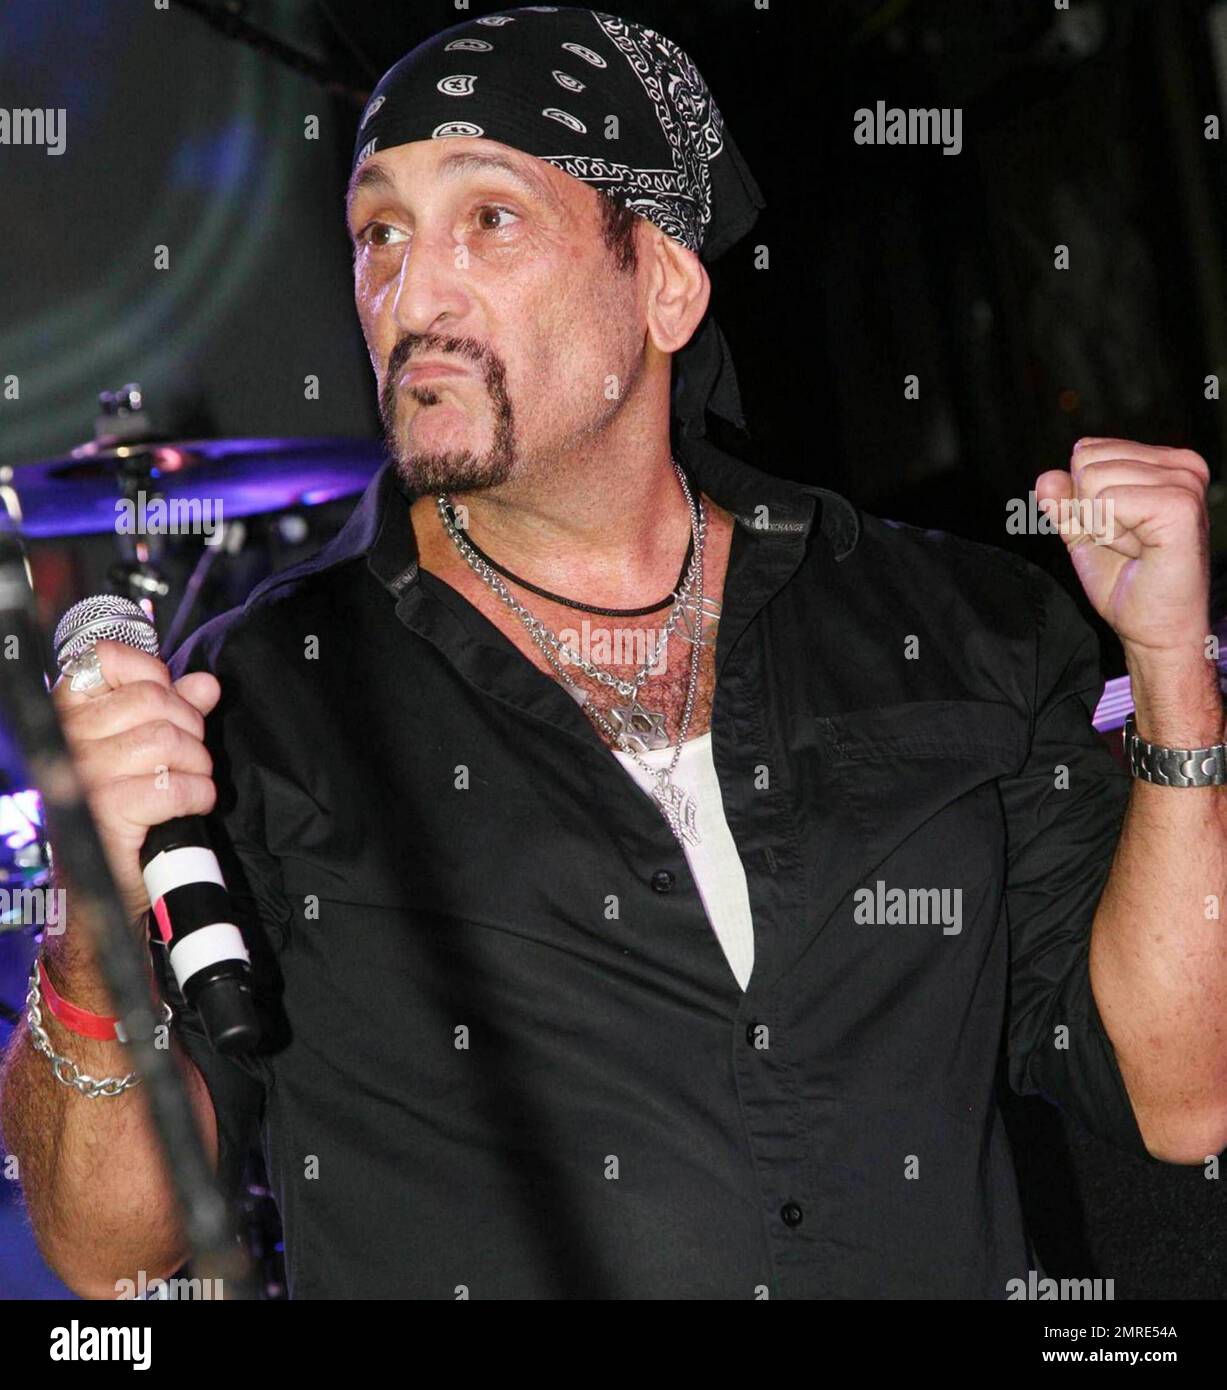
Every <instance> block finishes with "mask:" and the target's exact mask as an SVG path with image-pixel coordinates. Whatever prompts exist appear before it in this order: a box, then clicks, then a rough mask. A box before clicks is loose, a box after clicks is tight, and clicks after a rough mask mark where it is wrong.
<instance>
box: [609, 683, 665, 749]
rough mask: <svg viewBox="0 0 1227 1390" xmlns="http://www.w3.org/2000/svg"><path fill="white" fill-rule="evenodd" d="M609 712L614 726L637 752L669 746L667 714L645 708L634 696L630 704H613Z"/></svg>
mask: <svg viewBox="0 0 1227 1390" xmlns="http://www.w3.org/2000/svg"><path fill="white" fill-rule="evenodd" d="M609 713H610V715H611V716H612V718H613V722H614V727H615V728H616V729H617V730H618V732H619V733H620V734H621V735H622V736H623V737H624V738H625V739H626V741H627V743H629V744H630V745H631V747H632V748H633V749H634V751H635V752H636V753H648V752H652V751H653V750H655V749H657V748H668V746H669V736H668V735H667V734H666V733H665V716H664V715H663V714H656V713H655V712H654V711H653V710H649V709H644V707H643V706H642V705H641V704H640V703H639V701H638V700H637V699H636V698H635V697H634V696H632V697H631V702H630V704H629V705H611V706H610V710H609Z"/></svg>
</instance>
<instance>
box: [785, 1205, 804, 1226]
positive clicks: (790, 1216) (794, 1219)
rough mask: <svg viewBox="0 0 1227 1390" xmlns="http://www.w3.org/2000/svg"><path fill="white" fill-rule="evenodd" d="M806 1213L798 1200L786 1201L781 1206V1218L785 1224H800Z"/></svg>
mask: <svg viewBox="0 0 1227 1390" xmlns="http://www.w3.org/2000/svg"><path fill="white" fill-rule="evenodd" d="M804 1216H805V1213H804V1212H803V1211H802V1210H801V1208H800V1207H799V1206H798V1205H797V1204H796V1202H785V1203H784V1205H783V1206H782V1207H781V1208H780V1220H781V1221H782V1222H783V1223H784V1225H785V1226H799V1225H800V1224H801V1221H802V1218H803V1217H804Z"/></svg>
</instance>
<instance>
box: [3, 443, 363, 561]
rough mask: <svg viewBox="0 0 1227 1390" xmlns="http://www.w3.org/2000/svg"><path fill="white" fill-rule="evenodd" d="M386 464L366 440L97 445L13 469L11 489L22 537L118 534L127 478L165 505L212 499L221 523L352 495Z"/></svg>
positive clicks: (90, 445) (149, 496) (83, 446)
mask: <svg viewBox="0 0 1227 1390" xmlns="http://www.w3.org/2000/svg"><path fill="white" fill-rule="evenodd" d="M384 458H385V453H384V448H383V444H382V442H381V441H377V440H370V439H346V438H319V439H313V438H302V439H193V440H151V441H146V442H142V443H116V444H108V443H105V442H104V443H101V444H83V445H82V446H81V447H80V448H78V449H74V450H73V451H72V452H71V453H70V454H66V455H65V456H64V457H62V458H56V459H47V460H44V461H42V462H39V463H31V464H23V465H20V466H18V467H16V468H14V469H13V488H14V489H15V491H16V493H17V496H18V498H19V499H20V501H21V510H22V517H23V521H22V529H23V531H24V532H25V534H26V535H28V536H31V537H34V538H44V537H55V536H83V535H93V534H99V535H101V534H105V533H106V532H108V531H115V530H116V521H117V518H118V517H119V515H120V513H119V511H117V509H116V505H115V504H116V502H118V501H119V500H120V499H121V498H122V497H123V496H124V495H125V494H124V488H123V483H124V480H125V479H128V480H132V481H131V482H130V486H135V487H137V488H139V489H142V490H144V491H145V493H146V496H147V498H151V497H153V496H158V497H162V498H164V499H165V500H166V502H167V503H168V504H169V503H172V502H173V501H175V500H181V501H184V502H187V501H191V500H193V499H197V500H200V501H210V502H212V503H213V506H214V509H215V511H214V514H215V515H218V516H220V518H221V519H222V520H223V521H227V520H232V519H234V518H237V517H248V516H259V515H261V514H263V513H266V512H281V511H286V510H288V509H289V508H292V507H312V506H317V505H319V504H320V503H322V502H331V501H334V500H336V499H337V498H342V497H349V496H352V495H353V494H355V493H358V492H361V491H362V490H363V488H365V486H366V485H367V483H368V482H369V481H370V479H371V478H372V477H373V476H374V474H375V473H376V472H377V471H378V469H379V466H380V464H382V463H383V461H384ZM146 478H147V479H148V482H147V483H145V482H144V479H146ZM150 530H151V531H152V530H153V527H152V526H151V527H150Z"/></svg>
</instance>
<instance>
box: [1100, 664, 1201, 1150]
mask: <svg viewBox="0 0 1227 1390" xmlns="http://www.w3.org/2000/svg"><path fill="white" fill-rule="evenodd" d="M1130 674H1131V677H1132V684H1133V691H1134V701H1135V705H1136V720H1137V729H1138V732H1139V734H1141V735H1142V737H1144V738H1146V739H1148V740H1149V741H1151V742H1153V743H1162V744H1166V745H1168V746H1171V747H1200V746H1205V745H1209V744H1213V743H1217V742H1219V741H1220V740H1221V739H1222V738H1223V737H1224V721H1223V705H1222V699H1221V696H1220V693H1219V690H1218V682H1217V677H1216V673H1215V670H1214V667H1213V665H1212V664H1211V663H1209V662H1206V661H1204V660H1202V661H1200V662H1196V661H1194V662H1190V663H1189V664H1188V665H1187V667H1186V668H1185V669H1183V670H1182V669H1180V668H1178V667H1176V666H1174V665H1172V666H1169V667H1167V668H1166V669H1162V668H1160V669H1156V668H1155V667H1154V666H1147V665H1146V663H1144V662H1140V661H1139V662H1136V663H1132V664H1131V671H1130ZM1225 913H1227V787H1189V788H1177V787H1164V786H1156V785H1153V784H1151V783H1148V782H1145V781H1143V780H1141V779H1135V780H1134V783H1133V789H1132V792H1131V795H1130V801H1129V806H1128V810H1127V812H1126V815H1125V821H1124V825H1123V827H1122V831H1121V837H1120V842H1119V844H1118V846H1117V851H1116V857H1115V859H1114V861H1113V865H1112V871H1111V874H1110V876H1109V878H1108V882H1107V886H1106V888H1105V890H1104V893H1103V896H1102V898H1101V900H1100V903H1099V907H1098V910H1097V912H1096V916H1095V921H1094V925H1093V928H1092V935H1091V953H1090V969H1091V986H1092V989H1093V990H1094V994H1095V1000H1096V1003H1097V1005H1098V1007H1099V1011H1100V1014H1101V1016H1102V1018H1103V1021H1104V1026H1105V1028H1106V1029H1107V1031H1108V1034H1109V1036H1110V1037H1111V1039H1112V1043H1113V1047H1114V1049H1115V1051H1116V1054H1117V1058H1118V1061H1119V1063H1120V1068H1121V1075H1122V1077H1123V1078H1124V1081H1125V1084H1126V1086H1127V1088H1128V1090H1129V1095H1130V1099H1131V1101H1132V1103H1133V1107H1134V1111H1135V1113H1136V1115H1137V1119H1138V1125H1139V1128H1140V1129H1141V1132H1142V1137H1143V1139H1144V1140H1145V1141H1146V1145H1147V1147H1148V1148H1149V1149H1150V1151H1151V1153H1153V1154H1154V1155H1155V1156H1156V1157H1159V1158H1163V1159H1167V1160H1168V1161H1170V1162H1177V1163H1201V1162H1203V1161H1204V1159H1205V1158H1206V1156H1207V1155H1209V1154H1216V1153H1219V1152H1221V1151H1222V1149H1223V1148H1224V1147H1225V1146H1227V921H1225V920H1224V914H1225Z"/></svg>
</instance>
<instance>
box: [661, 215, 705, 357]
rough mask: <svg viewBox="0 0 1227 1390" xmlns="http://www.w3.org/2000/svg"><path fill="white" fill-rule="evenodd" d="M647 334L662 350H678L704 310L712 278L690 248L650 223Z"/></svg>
mask: <svg viewBox="0 0 1227 1390" xmlns="http://www.w3.org/2000/svg"><path fill="white" fill-rule="evenodd" d="M649 228H650V230H651V232H652V233H653V235H652V238H651V257H650V260H649V267H650V270H649V279H648V288H647V321H648V335H649V337H650V338H651V340H652V342H653V343H654V344H655V346H656V347H657V348H658V349H659V351H661V352H679V351H680V350H681V349H682V348H684V347H685V346H686V344H687V343H688V342H689V341H690V339H691V338H692V337H693V336H694V332H695V330H696V329H697V328H698V326H699V324H700V323H702V322H703V315H704V314H705V313H706V312H707V302H708V300H709V299H710V298H711V280H710V279H709V278H708V274H707V270H706V267H705V266H704V265H703V262H702V261H701V260H699V258H698V256H696V255H695V253H694V252H693V251H688V250H687V249H686V247H684V246H683V245H682V244H681V242H678V241H674V239H673V238H672V237H671V236H666V235H665V234H664V232H662V231H661V230H660V228H659V227H655V226H652V225H651V224H649Z"/></svg>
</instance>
